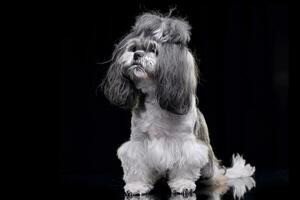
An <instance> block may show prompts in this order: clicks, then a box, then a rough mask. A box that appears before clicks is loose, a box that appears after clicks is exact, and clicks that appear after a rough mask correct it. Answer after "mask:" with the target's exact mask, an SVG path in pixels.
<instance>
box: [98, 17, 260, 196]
mask: <svg viewBox="0 0 300 200" xmlns="http://www.w3.org/2000/svg"><path fill="white" fill-rule="evenodd" d="M190 30H191V26H190V25H189V24H188V22H187V21H185V20H184V19H180V18H174V17H171V16H170V15H168V16H163V15H161V14H152V13H145V14H142V15H140V16H138V17H137V20H136V23H135V25H134V26H133V27H132V29H131V31H130V33H129V34H127V35H126V36H125V37H124V38H123V39H122V40H121V41H120V42H119V44H118V45H116V47H115V50H114V52H113V56H112V63H111V65H110V67H109V69H108V72H107V75H106V77H105V79H104V80H103V82H102V89H103V92H104V94H105V96H106V97H107V98H108V99H109V101H110V102H111V103H113V104H114V105H117V106H120V107H123V108H127V109H130V110H131V112H132V119H131V135H130V140H129V141H127V142H125V143H124V144H123V145H121V147H120V148H119V149H118V151H117V155H118V158H119V159H120V160H121V163H122V167H123V171H124V177H123V179H124V181H125V183H126V184H125V187H124V190H125V192H126V193H127V194H131V195H135V194H145V193H148V192H149V191H150V190H151V189H152V188H153V185H154V184H155V182H156V181H157V180H158V179H160V178H161V177H166V178H167V179H168V185H169V187H170V189H171V191H172V192H173V193H183V194H185V193H191V192H193V191H195V188H196V184H195V181H196V180H198V179H199V178H201V179H203V180H206V182H207V183H210V184H212V183H217V182H222V181H226V180H227V179H231V178H240V177H249V176H252V175H253V173H254V171H255V168H254V167H252V166H250V165H249V164H246V163H245V160H244V159H243V158H242V157H241V156H240V155H236V156H235V155H234V156H233V161H232V167H230V168H227V169H226V168H225V167H223V166H221V164H220V162H219V160H218V159H217V158H216V157H215V155H214V152H213V150H212V147H211V145H210V139H209V133H208V128H207V125H206V122H205V119H204V117H203V114H202V113H201V112H200V110H199V109H198V108H197V97H196V87H197V80H198V75H197V74H198V69H197V65H196V62H195V59H194V56H193V54H192V53H191V51H190V50H189V48H188V46H187V45H188V42H189V41H190Z"/></svg>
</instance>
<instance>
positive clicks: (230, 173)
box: [206, 154, 255, 185]
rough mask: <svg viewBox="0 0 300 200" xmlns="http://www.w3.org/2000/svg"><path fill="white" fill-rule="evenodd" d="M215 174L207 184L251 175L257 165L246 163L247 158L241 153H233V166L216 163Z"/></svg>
mask: <svg viewBox="0 0 300 200" xmlns="http://www.w3.org/2000/svg"><path fill="white" fill-rule="evenodd" d="M213 167H214V175H213V176H212V177H211V178H210V179H209V180H208V181H207V182H206V183H207V184H209V185H211V184H218V185H219V184H223V183H226V182H228V180H229V179H239V178H246V177H251V176H252V175H253V174H254V172H255V167H253V166H251V165H250V164H246V161H245V159H244V158H243V157H242V156H241V155H239V154H236V155H232V166H231V167H228V168H226V167H224V166H220V165H219V163H217V162H215V163H214V166H213Z"/></svg>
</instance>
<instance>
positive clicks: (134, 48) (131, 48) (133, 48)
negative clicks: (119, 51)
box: [128, 45, 136, 52]
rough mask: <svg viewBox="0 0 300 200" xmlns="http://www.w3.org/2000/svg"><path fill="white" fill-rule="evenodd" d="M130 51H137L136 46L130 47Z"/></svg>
mask: <svg viewBox="0 0 300 200" xmlns="http://www.w3.org/2000/svg"><path fill="white" fill-rule="evenodd" d="M128 51H132V52H136V46H135V45H132V46H131V47H129V49H128Z"/></svg>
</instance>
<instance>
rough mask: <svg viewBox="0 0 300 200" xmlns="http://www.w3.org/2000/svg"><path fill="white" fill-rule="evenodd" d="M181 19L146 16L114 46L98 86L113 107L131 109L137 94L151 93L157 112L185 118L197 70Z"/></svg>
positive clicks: (154, 15) (188, 29)
mask: <svg viewBox="0 0 300 200" xmlns="http://www.w3.org/2000/svg"><path fill="white" fill-rule="evenodd" d="M190 29H191V27H190V25H189V24H188V23H187V22H186V21H184V20H183V19H178V18H173V17H164V16H162V15H158V14H151V13H146V14H143V15H141V16H139V17H137V21H136V23H135V25H134V26H133V27H132V29H131V32H130V33H129V34H128V35H126V36H125V37H124V38H123V39H122V40H121V41H120V42H119V44H118V45H117V46H116V48H115V50H114V52H113V57H112V64H111V66H110V68H109V70H108V72H107V75H106V78H105V79H104V81H103V83H102V88H103V90H104V94H105V95H106V97H107V98H108V99H109V100H110V101H111V102H112V103H113V104H115V105H119V106H121V107H125V108H132V107H133V106H134V105H136V103H137V100H138V97H139V94H141V93H146V95H147V92H154V93H155V96H156V98H157V101H158V103H159V105H160V107H161V108H163V109H165V110H168V111H170V112H173V113H176V114H186V113H187V112H188V110H189V109H190V106H191V102H192V97H193V95H195V92H196V86H197V67H196V63H195V60H194V57H193V55H192V53H191V52H190V50H189V49H188V48H187V44H188V42H189V40H190Z"/></svg>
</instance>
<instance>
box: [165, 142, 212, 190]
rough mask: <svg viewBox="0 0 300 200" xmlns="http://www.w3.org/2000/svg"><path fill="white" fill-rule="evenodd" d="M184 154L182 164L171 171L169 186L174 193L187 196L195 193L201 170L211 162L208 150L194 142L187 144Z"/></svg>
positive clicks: (183, 150)
mask: <svg viewBox="0 0 300 200" xmlns="http://www.w3.org/2000/svg"><path fill="white" fill-rule="evenodd" d="M182 152H183V153H182V157H181V159H180V162H179V163H177V164H176V165H175V166H174V168H172V169H170V171H169V181H168V185H169V187H170V189H171V191H172V193H182V194H187V193H192V192H194V191H195V189H196V184H195V181H197V180H198V179H199V177H200V171H201V168H203V167H204V166H205V165H206V164H207V163H208V161H209V159H208V148H207V146H206V145H204V144H200V143H198V142H195V141H193V142H187V143H185V144H184V145H183V146H182Z"/></svg>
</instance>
